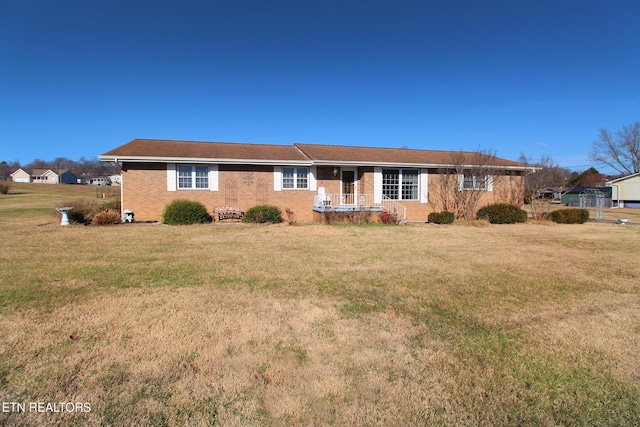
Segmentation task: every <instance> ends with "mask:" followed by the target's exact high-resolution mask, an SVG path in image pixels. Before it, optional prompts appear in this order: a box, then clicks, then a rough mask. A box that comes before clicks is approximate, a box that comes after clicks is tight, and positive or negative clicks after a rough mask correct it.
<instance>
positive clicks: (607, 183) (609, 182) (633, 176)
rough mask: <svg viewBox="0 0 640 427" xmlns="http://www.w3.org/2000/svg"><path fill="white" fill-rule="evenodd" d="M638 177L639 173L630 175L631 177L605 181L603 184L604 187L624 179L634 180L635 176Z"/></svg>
mask: <svg viewBox="0 0 640 427" xmlns="http://www.w3.org/2000/svg"><path fill="white" fill-rule="evenodd" d="M639 175H640V172H638V173H632V174H631V175H627V176H622V177H620V178H616V179H612V180H611V181H607V182H605V184H606V185H610V184H614V183H616V182H620V181H624V180H625V179H630V178H635V177H636V176H639Z"/></svg>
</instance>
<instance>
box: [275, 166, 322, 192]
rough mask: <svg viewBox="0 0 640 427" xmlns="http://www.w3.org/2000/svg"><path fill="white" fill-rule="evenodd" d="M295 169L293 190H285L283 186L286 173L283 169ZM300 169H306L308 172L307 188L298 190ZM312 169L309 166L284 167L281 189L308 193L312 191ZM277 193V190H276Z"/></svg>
mask: <svg viewBox="0 0 640 427" xmlns="http://www.w3.org/2000/svg"><path fill="white" fill-rule="evenodd" d="M285 168H286V169H293V188H284V185H282V181H283V179H284V173H283V172H282V169H285ZM298 169H306V171H307V186H306V187H302V188H298V187H297V185H298ZM310 169H311V168H310V167H308V166H283V167H282V168H281V169H280V186H281V187H280V188H281V189H282V190H283V191H308V190H311V180H312V178H311V170H310ZM314 181H315V180H314ZM276 191H277V190H276Z"/></svg>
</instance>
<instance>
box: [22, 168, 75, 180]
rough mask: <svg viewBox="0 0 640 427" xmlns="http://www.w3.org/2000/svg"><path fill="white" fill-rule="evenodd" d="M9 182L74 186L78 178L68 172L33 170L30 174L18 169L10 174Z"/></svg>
mask: <svg viewBox="0 0 640 427" xmlns="http://www.w3.org/2000/svg"><path fill="white" fill-rule="evenodd" d="M11 180H12V181H14V182H37V183H44V184H76V183H77V181H78V177H77V176H76V175H75V174H74V173H73V172H71V171H69V170H65V171H59V172H58V173H56V172H54V171H52V170H51V169H33V170H32V171H31V173H29V172H27V171H26V170H24V169H22V168H20V169H18V170H17V171H15V172H14V173H12V174H11Z"/></svg>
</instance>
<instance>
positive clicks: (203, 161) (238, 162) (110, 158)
mask: <svg viewBox="0 0 640 427" xmlns="http://www.w3.org/2000/svg"><path fill="white" fill-rule="evenodd" d="M98 158H99V159H100V161H102V162H116V163H120V162H140V163H189V164H193V163H200V164H216V165H253V166H282V165H291V166H312V165H313V162H312V161H309V160H304V161H303V160H265V159H223V158H220V159H212V158H199V157H143V156H105V155H101V156H98Z"/></svg>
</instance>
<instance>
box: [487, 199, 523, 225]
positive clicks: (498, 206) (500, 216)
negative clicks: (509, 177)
mask: <svg viewBox="0 0 640 427" xmlns="http://www.w3.org/2000/svg"><path fill="white" fill-rule="evenodd" d="M477 215H478V219H486V220H488V221H489V222H490V223H491V224H515V223H516V222H526V221H527V212H526V211H524V210H522V209H520V208H519V207H518V206H516V205H510V204H508V203H494V204H492V205H487V206H485V207H483V208H481V209H480V210H479V211H478V214H477Z"/></svg>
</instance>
